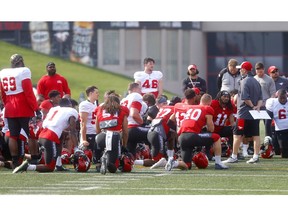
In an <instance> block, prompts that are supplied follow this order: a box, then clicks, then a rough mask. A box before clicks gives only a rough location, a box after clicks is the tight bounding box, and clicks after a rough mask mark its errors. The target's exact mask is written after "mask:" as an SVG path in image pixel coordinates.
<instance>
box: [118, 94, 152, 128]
mask: <svg viewBox="0 0 288 216" xmlns="http://www.w3.org/2000/svg"><path fill="white" fill-rule="evenodd" d="M121 105H123V106H126V107H127V108H128V109H129V110H130V109H131V108H132V107H133V108H136V109H138V111H139V113H140V115H143V114H144V113H145V112H146V111H147V108H148V107H147V105H146V103H145V102H144V101H143V98H142V95H140V94H139V93H137V92H133V93H131V94H129V95H127V97H126V98H123V99H122V100H121ZM145 105H146V106H145ZM127 120H128V125H139V124H138V123H137V122H136V121H135V120H134V119H133V117H132V116H130V115H129V116H128V118H127Z"/></svg>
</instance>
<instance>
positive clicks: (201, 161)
mask: <svg viewBox="0 0 288 216" xmlns="http://www.w3.org/2000/svg"><path fill="white" fill-rule="evenodd" d="M192 161H193V163H194V164H195V165H196V166H197V167H198V168H199V169H205V168H207V167H208V165H209V160H208V158H207V156H206V154H204V153H203V152H198V153H196V154H194V156H193V158H192Z"/></svg>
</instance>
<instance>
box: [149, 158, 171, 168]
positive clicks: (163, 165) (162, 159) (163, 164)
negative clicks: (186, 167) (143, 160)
mask: <svg viewBox="0 0 288 216" xmlns="http://www.w3.org/2000/svg"><path fill="white" fill-rule="evenodd" d="M166 164H167V160H166V159H165V158H161V159H160V160H159V161H157V162H156V163H155V164H153V166H151V167H150V169H155V168H157V167H165V165H166Z"/></svg>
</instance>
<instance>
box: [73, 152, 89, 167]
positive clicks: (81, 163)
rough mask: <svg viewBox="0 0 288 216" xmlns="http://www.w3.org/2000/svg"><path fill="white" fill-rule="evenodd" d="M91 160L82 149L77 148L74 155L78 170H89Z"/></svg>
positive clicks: (75, 165) (74, 164)
mask: <svg viewBox="0 0 288 216" xmlns="http://www.w3.org/2000/svg"><path fill="white" fill-rule="evenodd" d="M90 165H91V161H90V159H89V157H87V155H86V154H85V153H84V152H83V151H82V150H77V151H75V153H74V155H73V166H74V169H75V170H76V171H77V172H87V171H88V170H89V169H90Z"/></svg>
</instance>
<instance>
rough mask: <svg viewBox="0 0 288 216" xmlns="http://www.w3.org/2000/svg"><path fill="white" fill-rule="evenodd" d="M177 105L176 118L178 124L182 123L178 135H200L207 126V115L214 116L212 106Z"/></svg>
mask: <svg viewBox="0 0 288 216" xmlns="http://www.w3.org/2000/svg"><path fill="white" fill-rule="evenodd" d="M177 105H178V104H176V105H175V110H174V113H175V116H176V120H177V122H179V123H180V129H179V130H178V135H180V134H181V133H183V132H188V133H189V132H190V133H200V132H201V130H202V128H203V127H204V126H205V125H206V115H212V116H213V114H214V110H213V108H212V107H211V106H202V105H188V104H180V105H181V106H180V107H178V106H177Z"/></svg>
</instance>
